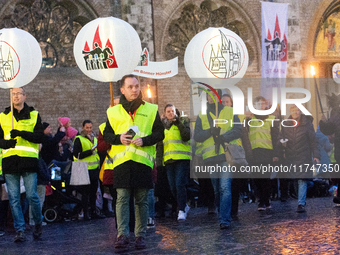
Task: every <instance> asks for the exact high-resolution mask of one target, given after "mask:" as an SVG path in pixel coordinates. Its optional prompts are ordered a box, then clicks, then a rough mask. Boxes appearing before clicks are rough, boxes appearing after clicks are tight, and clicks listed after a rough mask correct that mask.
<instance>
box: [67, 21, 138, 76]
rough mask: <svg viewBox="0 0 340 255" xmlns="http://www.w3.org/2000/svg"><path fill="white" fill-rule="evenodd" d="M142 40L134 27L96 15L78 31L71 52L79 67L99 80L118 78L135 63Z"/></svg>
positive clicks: (133, 67) (129, 71)
mask: <svg viewBox="0 0 340 255" xmlns="http://www.w3.org/2000/svg"><path fill="white" fill-rule="evenodd" d="M141 51H142V48H141V42H140V39H139V36H138V34H137V32H136V30H135V29H134V28H133V27H132V26H131V25H130V24H129V23H127V22H125V21H124V20H121V19H117V18H114V17H107V18H98V19H95V20H93V21H91V22H89V23H87V24H86V25H85V26H84V27H83V28H82V29H81V30H80V31H79V33H78V35H77V37H76V39H75V41H74V46H73V53H74V57H75V59H76V62H77V65H78V66H79V68H80V70H81V71H82V72H83V73H84V74H86V75H87V76H88V77H90V78H92V79H94V80H97V81H102V82H113V81H118V80H119V79H121V78H122V77H123V76H124V75H126V74H130V73H132V72H133V70H134V69H135V67H136V66H137V65H138V61H139V59H140V53H141Z"/></svg>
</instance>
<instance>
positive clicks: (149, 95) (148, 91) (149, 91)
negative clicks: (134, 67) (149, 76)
mask: <svg viewBox="0 0 340 255" xmlns="http://www.w3.org/2000/svg"><path fill="white" fill-rule="evenodd" d="M146 93H147V94H148V98H151V89H150V85H149V84H148V89H147V91H146Z"/></svg>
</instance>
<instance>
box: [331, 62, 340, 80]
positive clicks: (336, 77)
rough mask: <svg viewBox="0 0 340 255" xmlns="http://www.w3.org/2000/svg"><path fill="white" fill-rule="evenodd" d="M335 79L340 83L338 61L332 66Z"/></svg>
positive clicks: (339, 65) (339, 64)
mask: <svg viewBox="0 0 340 255" xmlns="http://www.w3.org/2000/svg"><path fill="white" fill-rule="evenodd" d="M332 73H333V80H334V81H335V82H336V83H340V63H336V64H334V65H333V68H332Z"/></svg>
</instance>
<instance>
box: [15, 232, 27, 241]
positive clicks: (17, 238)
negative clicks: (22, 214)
mask: <svg viewBox="0 0 340 255" xmlns="http://www.w3.org/2000/svg"><path fill="white" fill-rule="evenodd" d="M25 241H26V236H25V233H24V231H18V232H17V234H16V235H15V237H14V242H15V243H21V242H25Z"/></svg>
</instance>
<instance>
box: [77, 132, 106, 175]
mask: <svg viewBox="0 0 340 255" xmlns="http://www.w3.org/2000/svg"><path fill="white" fill-rule="evenodd" d="M77 138H79V140H80V143H81V147H82V149H83V151H87V150H91V148H92V147H93V145H94V144H97V138H96V137H94V139H93V141H94V143H92V142H91V141H90V140H89V139H87V138H85V137H83V136H81V135H77V136H76V137H75V139H74V140H76V139H77ZM73 143H74V142H73ZM77 156H78V155H74V157H73V159H74V161H77V160H78V159H77V158H76V157H77ZM79 161H86V162H87V168H88V170H93V169H97V168H98V167H99V163H100V159H99V155H98V153H97V148H96V149H95V150H94V154H92V155H91V156H88V157H86V158H83V159H79Z"/></svg>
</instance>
